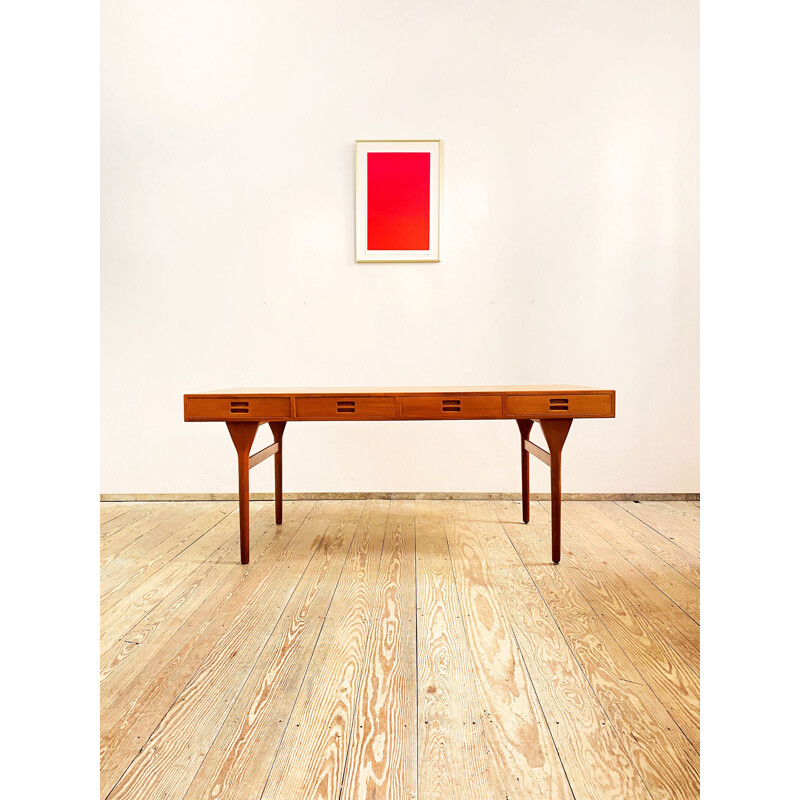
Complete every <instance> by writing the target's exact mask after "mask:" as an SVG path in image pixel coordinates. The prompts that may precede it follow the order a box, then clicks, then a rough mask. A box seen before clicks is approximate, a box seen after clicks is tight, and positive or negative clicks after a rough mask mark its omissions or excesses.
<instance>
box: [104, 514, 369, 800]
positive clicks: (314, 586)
mask: <svg viewBox="0 0 800 800" xmlns="http://www.w3.org/2000/svg"><path fill="white" fill-rule="evenodd" d="M360 505H361V506H362V507H363V504H360ZM359 511H360V509H359ZM345 521H346V512H345V513H342V511H341V510H339V511H336V512H335V513H334V515H333V516H332V518H331V520H330V524H329V525H328V526H327V530H326V532H325V535H324V537H323V539H322V541H321V543H320V545H319V547H318V548H316V549H315V551H314V554H313V556H312V558H311V560H310V562H305V560H304V559H302V558H301V559H298V560H296V561H295V563H294V564H291V565H290V568H289V576H288V577H289V580H288V581H285V582H282V583H284V586H286V585H289V586H294V587H295V590H294V591H293V592H291V593H290V596H289V597H288V598H287V601H286V602H285V603H281V602H280V601H278V602H277V603H270V604H269V605H270V606H272V607H273V608H275V609H276V611H277V613H278V616H277V618H276V617H275V615H268V614H265V613H264V610H263V609H264V605H263V603H261V602H259V604H258V606H259V608H261V609H262V610H261V612H260V613H257V614H256V613H253V608H252V604H253V601H254V599H255V598H254V597H252V596H251V597H248V599H247V602H246V603H244V604H242V606H241V608H240V609H239V611H238V613H236V615H235V616H234V617H233V619H232V620H231V622H230V624H229V625H228V626H227V627H226V630H225V631H224V633H223V634H222V636H221V637H220V638H219V640H218V642H217V643H216V645H215V647H214V650H213V651H212V652H210V653H208V655H207V656H206V658H205V659H204V660H203V661H202V662H201V664H200V665H199V667H198V669H197V670H196V671H195V673H194V674H193V675H192V677H191V679H190V680H189V682H188V683H187V684H186V686H185V687H184V688H183V690H182V691H181V693H180V695H179V696H178V698H177V699H176V700H175V702H174V703H173V704H172V706H171V707H170V708H169V710H168V711H167V713H166V714H165V715H164V717H163V719H162V720H161V721H160V722H159V724H158V726H157V727H156V729H155V730H154V731H153V733H152V734H151V735H150V737H149V739H148V740H147V742H146V743H145V745H144V747H143V748H142V749H141V750H140V751H139V752H138V753H137V754H136V756H135V758H134V759H133V761H132V763H131V765H130V766H129V767H128V769H127V770H126V772H125V774H124V776H123V777H122V779H121V780H120V781H119V783H117V785H116V786H115V787H114V789H113V791H112V792H111V793H110V794H109V798H111V800H114V798H122V797H124V798H142V799H144V798H151V797H165V796H166V797H171V796H181V795H184V794H185V793H186V790H187V789H188V787H189V784H190V782H191V780H192V778H193V777H194V775H195V773H196V772H197V770H198V768H199V767H200V764H201V762H202V760H203V756H204V755H205V753H206V752H207V750H208V748H209V747H210V745H211V743H212V742H214V741H215V740H216V739H218V738H220V737H222V741H223V742H228V741H229V740H230V738H232V739H239V738H241V737H243V736H245V737H246V734H245V733H244V732H243V728H245V729H246V728H247V727H248V722H249V719H250V718H251V716H252V715H253V714H254V709H256V708H258V707H259V706H261V705H264V704H266V705H272V706H273V707H274V708H275V710H277V712H278V715H279V716H280V717H281V720H279V724H280V722H281V721H282V720H285V719H286V716H287V715H288V712H289V710H290V709H291V704H292V700H293V699H294V694H295V692H296V689H297V687H299V683H300V680H301V679H302V676H303V673H304V670H305V666H306V664H307V663H308V657H307V656H310V653H311V652H312V651H313V647H314V644H315V642H316V638H317V634H318V632H319V628H320V627H321V624H322V619H323V617H324V614H325V611H326V610H327V607H328V605H329V604H330V600H331V598H332V596H333V591H334V589H335V586H336V582H337V581H338V577H339V573H340V571H341V566H342V563H343V561H344V556H345V554H346V552H347V550H348V548H349V545H350V542H351V541H352V534H353V527H354V526H347V525H346V524H344V523H345ZM262 585H263V584H262ZM265 588H266V589H267V590H268V591H269V590H271V589H272V587H271V586H269V587H265ZM284 591H287V592H288V591H289V590H288V588H287V589H284ZM265 640H266V644H265ZM226 721H227V724H226V725H225V730H223V731H220V728H221V727H222V726H223V723H226ZM219 749H220V751H223V752H224V751H225V749H226V748H225V745H224V744H223V745H220V748H219Z"/></svg>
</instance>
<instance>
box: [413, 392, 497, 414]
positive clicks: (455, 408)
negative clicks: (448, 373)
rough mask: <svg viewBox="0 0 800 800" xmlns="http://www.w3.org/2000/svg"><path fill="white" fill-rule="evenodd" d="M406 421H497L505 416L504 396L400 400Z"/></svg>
mask: <svg viewBox="0 0 800 800" xmlns="http://www.w3.org/2000/svg"><path fill="white" fill-rule="evenodd" d="M400 416H401V417H403V418H404V419H496V418H499V417H502V416H503V397H502V395H499V394H497V395H485V396H476V397H471V396H470V397H458V396H457V395H451V396H446V395H430V396H419V397H401V398H400Z"/></svg>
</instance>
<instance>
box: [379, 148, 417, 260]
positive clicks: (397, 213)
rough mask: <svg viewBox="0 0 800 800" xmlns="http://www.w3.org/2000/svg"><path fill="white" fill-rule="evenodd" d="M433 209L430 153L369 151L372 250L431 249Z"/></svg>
mask: <svg viewBox="0 0 800 800" xmlns="http://www.w3.org/2000/svg"><path fill="white" fill-rule="evenodd" d="M430 212H431V154H430V153H367V249H368V250H428V249H429V248H430V233H431V232H430Z"/></svg>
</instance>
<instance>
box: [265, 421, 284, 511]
mask: <svg viewBox="0 0 800 800" xmlns="http://www.w3.org/2000/svg"><path fill="white" fill-rule="evenodd" d="M269 427H270V430H271V431H272V436H273V438H274V439H275V441H276V442H277V443H278V452H277V453H275V456H274V458H275V524H276V525H280V524H281V523H282V522H283V429H284V428H285V427H286V423H285V422H270V423H269Z"/></svg>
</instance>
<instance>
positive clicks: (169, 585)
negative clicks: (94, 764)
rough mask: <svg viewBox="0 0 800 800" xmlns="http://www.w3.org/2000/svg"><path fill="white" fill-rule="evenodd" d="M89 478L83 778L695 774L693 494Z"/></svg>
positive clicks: (242, 784) (142, 791)
mask: <svg viewBox="0 0 800 800" xmlns="http://www.w3.org/2000/svg"><path fill="white" fill-rule="evenodd" d="M520 517H521V511H520V504H519V503H518V502H511V501H500V500H498V501H472V500H468V501H464V500H416V501H414V500H391V501H389V500H372V499H371V500H337V501H334V500H329V501H318V502H315V501H309V500H304V501H288V502H285V503H284V524H283V525H281V526H276V525H275V524H274V519H273V507H272V503H271V502H253V503H252V504H251V561H250V564H248V565H247V566H242V565H241V564H240V563H239V561H238V523H237V514H236V510H235V504H233V503H231V502H230V501H219V502H216V501H215V502H141V503H130V502H126V503H102V504H101V512H100V523H101V524H100V531H101V534H100V562H101V572H100V574H101V593H102V595H101V599H100V609H101V630H100V636H101V648H100V652H101V659H100V662H101V663H100V679H101V684H100V694H101V697H100V700H101V703H100V706H101V731H100V790H101V793H100V796H101V798H103V799H104V800H105V799H106V798H108V799H109V800H134V799H136V800H149V798H159V800H169V799H174V800H201V799H202V800H206V798H208V800H213V799H214V798H220V799H221V800H234V799H235V800H245V798H247V800H251V799H252V800H271V799H272V798H281V800H283V799H284V798H286V800H292V799H293V798H296V799H297V800H299V799H300V798H303V800H305V798H310V799H319V800H322V799H323V798H325V799H328V798H329V799H330V800H358V799H360V798H364V800H367V799H369V800H373V799H375V800H377V798H398V799H399V798H405V799H406V800H412V799H413V800H417V798H419V799H420V800H448V799H449V798H452V799H453V800H472V799H473V798H474V799H475V800H477V798H481V800H484V798H485V799H486V800H495V798H496V800H509V799H510V798H520V800H522V799H523V798H532V797H543V798H553V799H554V800H555V798H565V799H566V798H574V800H603V799H604V798H621V799H622V798H625V799H626V800H627V798H630V799H631V800H646V799H647V798H654V799H655V800H671V799H672V798H677V799H679V800H692V799H693V798H697V797H699V726H700V719H699V674H700V647H699V641H700V626H699V621H700V603H699V584H700V566H699V552H700V551H699V547H700V536H699V530H700V528H699V526H700V508H699V503H695V502H681V501H670V502H642V503H636V502H622V501H620V502H583V501H581V502H570V503H565V504H564V512H563V520H562V522H563V556H562V561H561V564H560V565H558V566H554V565H553V564H552V563H551V562H550V560H549V547H550V543H549V522H550V519H549V503H547V502H542V503H532V504H531V521H530V524H528V525H524V524H522V522H521V519H520Z"/></svg>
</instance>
